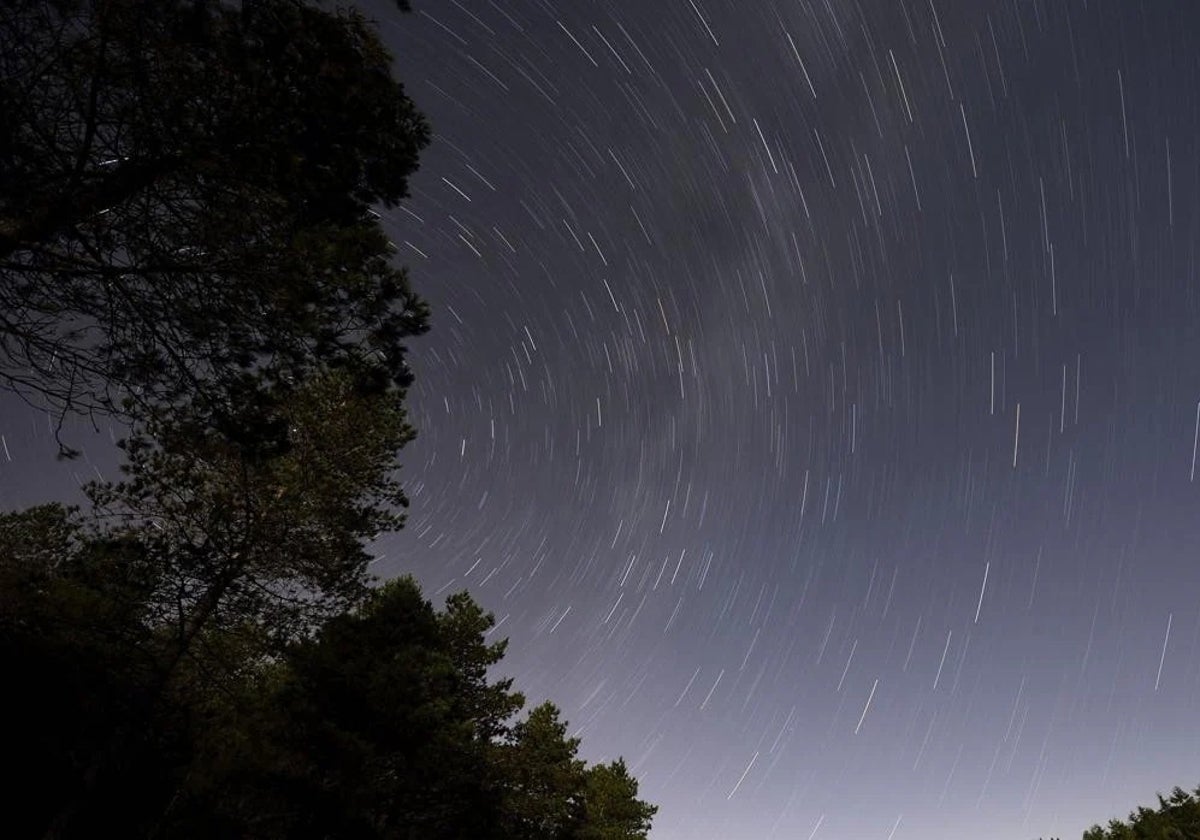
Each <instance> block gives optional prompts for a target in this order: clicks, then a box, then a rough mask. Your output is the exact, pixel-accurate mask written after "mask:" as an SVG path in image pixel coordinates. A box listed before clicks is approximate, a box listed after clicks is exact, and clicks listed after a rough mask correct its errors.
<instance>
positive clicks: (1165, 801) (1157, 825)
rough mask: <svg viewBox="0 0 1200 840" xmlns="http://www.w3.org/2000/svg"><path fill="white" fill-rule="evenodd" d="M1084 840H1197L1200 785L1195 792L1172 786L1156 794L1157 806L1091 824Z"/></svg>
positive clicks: (1199, 837) (1199, 835) (1199, 832)
mask: <svg viewBox="0 0 1200 840" xmlns="http://www.w3.org/2000/svg"><path fill="white" fill-rule="evenodd" d="M1083 840H1200V787H1197V788H1196V790H1195V791H1191V792H1189V791H1185V790H1183V789H1182V788H1178V787H1177V788H1175V789H1174V790H1172V791H1171V795H1170V796H1168V797H1165V798H1164V797H1163V796H1162V795H1161V794H1160V795H1159V797H1158V808H1157V809H1156V810H1155V809H1151V808H1146V807H1144V806H1143V807H1140V808H1138V809H1137V810H1136V811H1133V812H1131V813H1130V814H1129V818H1128V819H1127V820H1126V821H1124V822H1122V821H1121V820H1115V819H1114V820H1110V821H1109V823H1108V825H1107V826H1105V827H1103V828H1102V827H1100V826H1098V825H1096V826H1092V827H1091V828H1090V829H1088V830H1087V831H1085V832H1084V834H1083Z"/></svg>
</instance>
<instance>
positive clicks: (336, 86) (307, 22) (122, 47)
mask: <svg viewBox="0 0 1200 840" xmlns="http://www.w3.org/2000/svg"><path fill="white" fill-rule="evenodd" d="M401 6H402V7H403V6H404V4H403V3H402V4H401ZM428 139H429V131H428V127H427V125H426V123H425V120H424V118H423V117H422V116H421V114H420V113H419V112H418V111H417V109H416V107H415V106H414V104H413V103H412V101H411V100H410V99H409V98H408V96H407V95H406V94H405V92H404V88H403V86H402V85H401V84H400V83H399V82H398V81H396V80H395V79H394V78H393V76H392V74H391V57H390V55H389V54H388V52H387V50H386V49H385V48H384V47H383V46H382V45H381V43H380V42H379V40H378V38H377V36H376V33H375V31H374V29H373V27H372V26H371V25H370V24H369V23H368V22H367V21H366V20H365V19H364V18H363V17H362V16H361V15H360V14H359V13H357V12H354V11H350V10H347V9H338V10H337V11H329V10H326V9H323V8H321V7H320V6H318V5H315V4H312V3H308V2H303V0H253V2H250V0H247V2H242V3H226V2H219V1H218V0H211V2H206V1H205V0H11V1H10V2H6V3H5V4H4V10H3V11H2V12H0V381H2V382H4V383H5V384H7V386H8V387H9V388H10V389H11V390H14V391H16V392H17V393H19V394H21V395H22V396H24V397H25V398H26V399H29V400H32V401H36V402H37V403H38V404H39V405H48V406H49V407H50V408H52V409H53V410H54V411H55V412H57V413H58V415H59V417H60V419H61V418H63V417H65V416H66V414H67V413H69V412H97V411H99V412H108V413H115V414H118V415H121V416H129V415H131V414H132V415H133V416H138V413H139V411H146V410H150V409H153V408H155V407H158V408H161V407H163V406H170V407H175V406H178V405H181V404H189V403H190V404H192V412H193V414H195V415H197V416H202V417H206V418H208V420H209V422H211V423H212V424H213V425H214V426H216V427H224V428H230V427H236V426H238V425H239V424H238V423H237V421H236V417H237V412H238V410H239V405H240V403H241V402H244V401H246V400H247V398H248V397H249V398H251V399H249V402H251V403H253V404H258V405H260V406H261V405H262V404H264V403H265V404H270V405H277V404H279V403H280V402H283V401H286V399H287V397H288V395H289V392H290V387H291V386H292V384H293V383H294V382H296V381H298V380H301V379H303V378H304V377H305V376H306V375H307V374H308V373H309V372H311V371H313V370H316V369H322V368H329V367H334V368H345V369H348V370H350V371H351V372H352V373H353V374H354V378H355V382H356V383H357V384H358V386H359V387H361V388H364V389H375V390H379V389H385V388H389V387H399V388H401V389H403V388H404V387H405V386H406V385H408V384H409V381H410V374H409V371H408V368H407V365H406V362H405V346H404V340H405V338H407V337H409V336H413V335H417V334H419V333H421V332H423V331H424V330H425V328H426V319H427V308H426V306H425V304H424V302H423V301H421V300H420V298H418V297H417V296H416V295H415V294H414V293H413V292H412V291H411V289H410V288H409V283H408V278H407V275H406V273H405V272H404V270H403V269H401V268H398V267H396V266H394V265H393V264H392V262H391V252H392V246H391V245H390V243H389V241H388V239H387V237H386V235H385V233H384V232H383V230H382V228H381V226H380V223H379V219H378V217H377V215H376V214H374V212H373V211H372V209H371V208H372V206H373V205H382V206H385V207H390V206H392V205H394V204H395V203H396V202H398V201H400V200H401V199H402V198H404V197H405V195H406V194H407V190H408V178H409V176H410V175H411V174H412V173H413V171H415V169H416V167H417V158H418V153H419V152H420V150H421V148H423V147H424V146H425V145H426V144H427V142H428ZM231 415H232V417H231Z"/></svg>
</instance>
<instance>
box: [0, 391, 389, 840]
mask: <svg viewBox="0 0 1200 840" xmlns="http://www.w3.org/2000/svg"><path fill="white" fill-rule="evenodd" d="M348 380H349V375H348V374H347V373H330V374H326V375H323V376H319V377H314V378H313V379H311V380H310V381H309V382H307V383H306V384H305V385H304V387H301V388H297V389H296V390H295V392H294V393H293V396H292V399H291V400H290V401H289V402H288V403H287V404H286V406H285V407H281V408H280V409H279V420H280V421H281V422H283V423H284V424H285V425H286V427H287V428H288V429H289V434H290V439H291V445H290V446H289V448H288V449H287V451H285V452H280V453H274V454H273V455H272V457H269V458H261V459H253V458H249V457H247V455H246V453H245V451H244V449H242V448H241V447H239V446H237V445H235V444H232V443H229V442H228V441H227V440H225V438H224V437H223V436H222V435H220V434H219V433H217V432H214V431H211V430H208V429H207V428H206V427H205V426H204V425H203V424H202V423H200V422H198V421H193V418H191V417H190V416H189V415H187V414H183V415H181V416H179V417H175V418H171V419H169V420H166V419H163V420H159V419H158V418H155V419H154V420H153V422H150V423H149V424H148V426H147V428H145V429H140V428H139V429H136V430H135V434H134V435H133V436H132V437H131V438H130V439H129V440H128V441H127V442H125V443H124V444H123V445H124V448H125V451H126V454H127V456H128V463H127V464H126V466H125V470H126V472H127V474H128V475H127V478H126V480H124V481H121V482H117V483H94V484H91V485H89V486H88V487H87V488H86V490H87V494H88V495H89V496H90V497H91V500H92V502H93V507H92V509H91V510H90V511H89V512H88V513H81V512H79V511H77V510H73V509H65V508H61V507H56V506H48V507H42V508H34V509H32V510H30V511H26V512H24V513H22V514H9V515H7V516H6V517H3V518H0V599H3V601H6V602H8V609H6V617H7V621H6V622H4V623H0V631H2V632H0V650H2V651H3V653H4V655H5V660H4V665H5V670H6V673H7V674H8V675H10V676H11V677H12V679H13V684H14V685H20V686H22V690H23V692H24V694H23V695H22V696H23V698H25V700H26V701H27V705H28V708H30V709H31V710H37V709H50V708H58V709H59V711H60V713H61V715H62V717H63V718H64V719H66V720H68V721H70V722H69V723H66V724H64V725H63V726H62V733H60V734H59V735H55V736H53V737H50V738H49V739H48V741H44V742H40V743H41V747H43V748H44V749H42V750H39V749H34V748H33V747H32V746H30V748H29V749H28V754H29V755H31V756H37V755H38V753H39V752H43V753H44V754H45V758H46V760H47V761H49V762H50V764H48V765H46V769H45V774H46V778H55V779H60V783H58V784H56V785H51V784H43V785H41V786H40V788H39V791H40V793H39V794H38V795H39V796H40V797H41V799H42V800H45V802H46V803H47V807H48V806H49V805H48V803H50V802H56V803H57V806H58V807H57V811H56V812H55V816H54V818H53V820H52V822H51V834H52V835H53V836H66V835H68V834H70V833H71V831H72V829H71V826H72V825H77V824H81V822H87V823H89V824H93V825H96V824H100V823H102V820H103V814H105V813H117V812H116V811H114V808H115V807H116V803H120V802H124V801H126V799H127V797H128V791H129V790H132V789H136V788H137V787H138V786H140V785H143V784H146V785H150V786H151V787H155V786H161V785H163V784H166V783H167V782H166V779H167V778H169V774H166V773H165V772H157V771H156V772H149V771H148V770H147V769H146V768H148V767H161V765H162V762H164V761H165V762H167V764H166V767H167V768H168V769H170V768H172V767H180V766H188V761H187V760H186V759H185V758H178V759H177V758H172V756H173V755H175V754H176V753H178V752H179V751H180V750H183V754H186V752H187V750H188V749H190V748H191V747H190V746H189V741H188V737H189V736H187V731H188V730H189V728H190V727H191V726H193V725H194V724H193V721H194V720H196V719H203V718H204V716H205V715H206V714H207V712H205V711H204V710H205V709H207V708H208V707H209V705H211V704H212V703H213V702H216V699H217V698H219V697H220V696H223V695H227V694H230V693H234V694H236V693H238V692H241V691H243V689H244V687H245V681H246V680H247V679H249V676H248V674H253V673H255V672H256V670H257V669H258V668H259V666H260V664H261V663H262V662H265V661H270V660H271V659H272V658H273V657H278V656H280V655H282V654H283V652H284V651H286V649H287V648H288V646H289V645H290V644H292V643H293V642H295V641H297V640H299V639H302V638H305V637H307V636H309V635H311V634H312V633H313V632H314V631H315V630H316V629H317V628H319V627H320V626H321V625H322V624H324V623H325V622H326V621H327V620H328V619H329V618H330V617H332V616H336V615H339V614H341V613H343V612H345V611H346V610H347V609H349V608H351V607H353V606H356V605H358V604H360V603H362V602H363V599H364V598H366V597H367V596H368V593H369V588H368V581H369V579H368V577H367V574H366V568H367V562H368V559H369V555H368V553H367V551H366V546H365V541H366V540H367V539H369V538H370V537H372V536H374V535H375V534H377V533H378V532H380V531H382V530H386V529H390V528H394V527H398V525H399V524H400V522H401V519H402V516H401V514H400V512H399V510H400V508H401V507H402V505H403V504H404V502H405V500H404V496H403V493H402V491H401V489H400V486H399V484H398V482H397V480H396V478H395V476H394V474H393V473H394V454H395V451H396V449H397V448H398V447H399V446H400V445H401V444H402V443H403V442H404V441H406V440H407V439H408V437H409V436H410V434H411V430H410V429H409V427H408V424H407V422H406V420H405V416H404V412H403V410H402V407H401V405H400V402H401V400H400V396H399V394H398V393H396V392H395V391H389V392H384V393H379V394H373V395H362V394H359V393H357V392H356V390H355V389H354V387H353V385H352V383H351V382H349V381H348ZM97 669H98V670H97ZM93 694H94V695H95V697H94V698H93V697H92V696H91V695H93ZM44 723H45V725H46V727H47V729H50V728H53V727H55V726H57V724H56V723H54V722H53V721H52V720H49V719H46V720H44ZM37 737H39V738H44V737H46V735H45V733H42V734H40V735H38V736H37ZM56 745H57V746H56ZM15 755H16V754H15V753H14V759H15ZM33 760H34V761H35V762H36V761H41V760H42V758H41V757H37V758H35V759H33ZM172 762H174V764H172ZM22 766H24V765H22ZM34 775H35V776H36V774H34ZM30 778H33V776H31V777H30ZM135 780H136V784H135ZM141 795H142V796H144V797H145V798H146V799H147V801H153V799H154V797H153V795H152V793H151V792H144V793H143V794H141ZM47 797H48V798H47ZM55 797H57V799H56V798H55ZM122 819H124V818H122ZM122 827H123V829H124V830H127V829H128V828H129V826H128V825H126V824H122Z"/></svg>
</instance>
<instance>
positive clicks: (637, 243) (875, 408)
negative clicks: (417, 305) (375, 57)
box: [4, 0, 1200, 840]
mask: <svg viewBox="0 0 1200 840" xmlns="http://www.w3.org/2000/svg"><path fill="white" fill-rule="evenodd" d="M413 4H414V7H415V8H414V12H413V13H412V14H410V15H403V16H402V15H399V14H398V13H396V12H395V10H394V8H393V4H392V3H391V2H390V0H374V2H369V3H367V4H365V5H366V8H368V9H369V11H370V13H371V14H372V15H373V16H374V17H376V18H378V20H379V21H380V24H381V27H382V31H383V34H384V37H385V39H386V40H387V42H388V44H389V45H390V46H391V47H392V48H393V49H394V50H395V52H396V54H397V70H398V73H399V75H400V76H401V78H403V79H404V80H405V81H406V84H407V86H408V89H409V92H410V94H411V95H412V96H413V97H414V99H416V101H417V102H418V104H419V106H420V107H421V108H422V109H423V110H424V111H425V112H426V113H427V114H428V115H429V117H430V119H431V122H432V124H433V126H434V129H435V132H436V137H435V140H434V143H433V146H432V148H431V149H430V150H429V151H428V152H427V154H426V155H425V157H424V158H423V165H422V169H421V173H420V174H419V176H418V177H417V178H416V179H415V181H414V190H413V192H414V195H413V198H412V200H411V201H410V202H409V203H408V204H407V205H406V206H405V207H404V208H402V209H400V210H397V211H394V212H392V213H391V214H388V215H387V216H386V217H385V218H386V219H387V221H388V224H389V228H390V230H391V232H392V235H393V237H394V239H395V241H396V244H397V245H398V246H399V249H400V253H401V255H402V259H403V261H404V262H406V263H407V264H408V265H410V267H411V270H412V278H413V282H414V285H415V286H416V287H417V289H418V290H420V291H421V292H422V293H424V294H425V295H426V296H427V297H428V298H429V299H430V301H431V302H432V304H433V306H434V330H433V332H432V333H431V334H430V335H428V336H427V337H424V338H422V339H420V340H419V341H416V342H414V343H413V351H414V352H413V365H414V368H415V369H416V372H417V375H418V377H419V378H418V384H417V386H416V388H415V389H414V391H413V398H412V405H413V410H414V417H415V420H416V422H417V425H418V426H419V428H420V433H421V437H420V439H419V440H418V441H417V442H416V443H415V444H413V445H412V446H411V447H410V448H409V449H408V450H406V452H405V457H404V472H405V475H406V476H407V481H408V487H409V488H410V493H411V497H412V509H411V515H410V523H409V527H408V529H407V530H406V531H404V532H403V533H401V534H399V535H396V536H393V537H388V538H386V539H385V540H383V541H382V543H381V545H380V549H381V552H382V554H383V557H382V559H381V560H380V561H379V563H378V564H377V566H376V570H377V571H378V572H379V573H381V574H386V575H391V574H395V573H399V572H413V573H415V574H416V575H417V576H418V578H419V579H420V580H421V581H422V583H423V584H424V585H425V587H426V589H427V591H428V593H429V594H430V595H431V597H434V598H435V600H440V599H441V598H442V597H444V595H445V594H447V593H449V592H450V591H453V590H456V589H459V588H464V587H465V588H468V589H470V590H471V591H472V592H473V593H474V594H475V595H476V597H477V598H478V599H479V600H480V601H482V602H483V603H484V604H485V605H486V606H487V607H488V608H489V609H491V610H493V611H494V612H495V614H496V616H497V618H498V619H499V620H500V621H501V626H500V628H499V630H498V631H497V632H498V633H499V634H500V635H507V636H509V637H510V638H511V640H512V641H511V644H510V654H509V656H508V657H507V659H506V660H505V663H504V671H505V672H507V673H508V674H510V675H513V676H515V677H516V678H517V680H518V684H519V685H520V687H522V688H523V689H524V690H526V692H527V694H528V695H529V696H530V698H531V700H534V701H536V700H540V699H542V698H543V697H549V698H552V699H554V700H555V701H556V702H558V703H559V704H560V705H561V706H562V708H563V709H564V712H565V714H566V716H567V717H568V718H569V719H570V721H571V723H572V726H573V729H574V730H575V732H576V734H578V735H580V736H581V737H582V738H583V752H584V755H585V757H587V758H588V759H607V758H612V757H615V756H617V755H618V754H620V755H624V756H625V757H626V758H627V760H628V761H629V762H630V764H631V767H632V769H633V770H634V771H635V772H636V774H637V775H638V777H639V778H640V779H641V782H642V793H643V794H644V795H645V796H646V797H647V798H649V799H651V800H652V801H654V802H657V803H658V804H659V805H660V806H661V810H660V812H659V815H658V818H657V820H656V827H655V830H654V832H653V835H652V836H653V838H654V840H668V839H669V838H677V839H678V840H709V838H711V840H751V839H752V838H753V839H754V840H757V838H789V839H790V838H801V840H803V838H814V840H815V838H820V839H821V840H834V839H835V838H843V839H844V840H860V838H880V840H887V838H894V840H903V838H927V837H972V838H976V839H977V840H993V838H995V840H1000V838H1005V839H1006V840H1007V839H1008V838H1014V840H1019V838H1034V837H1037V836H1038V835H1043V836H1049V835H1051V834H1056V835H1063V836H1064V837H1070V836H1078V834H1079V833H1080V832H1081V831H1082V829H1083V828H1085V827H1086V826H1087V825H1089V824H1090V823H1092V822H1098V821H1104V820H1107V819H1108V818H1109V817H1112V816H1118V815H1123V814H1124V813H1125V812H1127V811H1128V810H1129V809H1130V808H1132V807H1133V806H1135V805H1137V804H1139V803H1143V802H1148V801H1151V800H1152V797H1153V794H1154V792H1155V791H1156V790H1166V789H1169V788H1170V787H1172V786H1174V785H1176V784H1179V785H1183V786H1191V787H1194V786H1195V785H1196V784H1197V782H1200V767H1198V763H1197V756H1200V729H1198V728H1197V727H1196V725H1195V721H1196V720H1197V712H1198V711H1200V662H1198V660H1197V653H1198V651H1200V646H1198V641H1200V598H1198V593H1200V564H1198V563H1197V547H1198V545H1200V516H1197V513H1198V507H1200V482H1197V481H1194V480H1193V479H1194V478H1195V474H1194V473H1195V467H1196V466H1197V465H1196V448H1195V447H1196V440H1197V438H1196V434H1197V429H1198V427H1197V422H1198V419H1200V407H1198V406H1200V355H1198V353H1200V323H1198V320H1197V319H1198V316H1200V306H1198V300H1197V294H1198V292H1200V280H1198V277H1197V244H1198V243H1200V235H1198V234H1200V213H1198V212H1197V210H1198V207H1197V199H1198V197H1200V182H1198V179H1200V141H1198V139H1197V138H1198V135H1200V113H1198V110H1197V105H1198V102H1200V100H1198V91H1200V7H1195V6H1194V5H1193V4H1191V3H1187V2H1182V1H1181V2H1112V0H1109V1H1108V2H1101V1H1100V0H1089V1H1088V2H1084V0H1064V2H1026V0H1019V2H984V0H963V2H948V0H932V2H930V0H886V2H884V1H883V0H860V2H843V0H786V2H783V1H782V0H780V2H774V0H763V2H753V3H750V2H741V1H740V0H661V1H660V0H612V2H583V1H582V0H561V2H549V1H548V0H547V2H537V0H449V2H436V3H435V2H430V0H413ZM5 416H6V421H5V428H4V431H5V433H6V434H5V443H6V445H7V446H8V448H9V449H10V452H9V456H8V457H10V458H12V461H6V462H5V463H4V466H5V467H6V468H7V469H8V470H9V475H10V476H12V475H14V474H16V473H15V471H17V470H20V469H21V462H22V461H23V460H24V461H26V462H27V463H31V464H32V463H36V464H42V463H44V462H45V458H44V454H37V456H36V457H37V459H38V460H36V461H35V460H34V458H35V454H34V453H35V452H37V453H42V450H43V449H45V448H46V447H47V441H48V431H47V429H46V426H45V422H44V420H36V419H35V420H33V421H31V420H29V419H27V418H26V417H25V415H22V414H21V413H20V411H19V410H18V409H16V408H12V407H10V408H9V409H7V410H6V415H5ZM87 469H88V467H87V464H86V462H85V463H83V464H75V465H71V466H70V467H69V468H68V467H59V468H57V469H56V470H49V469H47V470H43V471H42V472H40V473H38V475H36V476H34V475H30V476H29V477H28V479H29V480H27V481H25V482H23V485H22V486H23V490H22V492H21V493H20V494H19V496H20V498H17V496H15V495H12V494H10V495H9V496H7V497H6V501H7V502H10V503H13V504H16V503H29V502H32V501H36V500H38V499H39V498H41V497H43V496H45V495H48V494H49V491H50V489H52V488H53V486H70V483H71V482H72V481H74V480H75V479H74V478H72V477H71V476H70V475H69V473H70V472H71V471H72V470H73V471H75V472H79V473H80V475H79V476H78V478H81V479H86V478H89V477H92V476H90V475H83V474H82V472H84V471H86V470H87Z"/></svg>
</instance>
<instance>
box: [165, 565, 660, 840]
mask: <svg viewBox="0 0 1200 840" xmlns="http://www.w3.org/2000/svg"><path fill="white" fill-rule="evenodd" d="M493 626H494V622H493V619H492V617H491V616H490V615H487V614H485V613H483V612H482V611H481V610H480V609H479V607H478V606H477V605H476V604H475V603H474V602H473V601H472V600H471V599H470V598H469V597H468V596H466V595H464V594H461V593H460V594H458V595H455V596H452V597H451V598H450V599H448V601H447V606H446V609H445V610H444V611H442V612H435V611H434V609H433V607H432V605H431V604H430V603H429V602H428V601H426V600H424V598H423V597H422V595H421V592H420V590H419V588H418V587H417V585H416V584H415V583H414V582H413V581H412V580H411V579H409V578H403V579H400V580H396V581H392V582H390V583H387V584H385V585H384V586H382V587H380V588H379V589H377V590H375V591H373V593H372V595H371V596H370V597H369V598H368V600H367V602H366V603H365V604H364V605H363V606H362V607H361V608H360V609H358V610H356V611H353V612H349V613H346V614H344V615H341V616H338V617H336V618H334V619H332V620H330V621H329V622H328V623H327V624H326V625H325V627H324V628H323V629H322V631H321V632H320V633H318V634H317V635H316V636H314V637H312V638H310V639H306V640H302V641H299V642H297V643H296V644H294V645H293V646H292V647H291V648H290V649H289V651H288V652H287V654H286V655H285V656H284V657H283V658H282V659H280V660H277V661H273V662H265V663H263V664H262V666H261V667H260V668H259V669H257V670H256V671H254V675H253V678H251V679H248V680H247V681H246V682H245V683H244V684H243V686H242V687H241V689H239V690H235V691H233V692H230V693H228V694H225V695H222V696H221V697H220V698H218V700H217V702H216V703H214V704H212V705H211V706H210V707H209V712H208V715H207V717H206V718H205V723H204V725H203V726H200V727H197V728H196V731H197V733H198V737H197V740H196V746H195V753H194V757H193V758H192V759H191V765H190V766H189V768H188V772H187V773H186V775H185V779H186V780H185V781H184V783H183V784H182V785H181V787H180V789H179V790H178V791H177V792H176V794H175V796H174V804H172V805H171V807H170V812H169V813H168V814H167V815H166V817H165V818H163V819H162V820H160V822H159V831H160V832H161V833H162V834H163V836H171V837H209V836H240V837H248V838H264V839H265V838H285V837H288V838H293V837H296V838H298V837H312V838H318V837H339V838H342V837H361V838H397V840H399V839H400V838H404V840H407V839H408V838H422V840H426V838H428V840H458V839H459V838H463V840H465V839H466V838H470V840H639V839H641V840H644V838H645V837H646V836H647V832H648V831H649V828H650V820H651V818H652V817H653V814H654V812H655V808H654V807H653V806H650V805H647V804H646V803H644V802H641V801H639V800H637V782H636V781H635V780H634V779H633V778H632V777H630V776H629V775H628V771H627V770H626V768H625V765H624V763H623V762H621V761H617V762H614V763H613V764H610V765H598V766H596V767H592V768H587V767H586V766H585V764H584V762H582V761H579V760H578V759H576V757H575V753H576V749H577V747H578V744H579V742H578V740H577V739H574V738H568V737H567V736H566V725H565V724H564V723H562V722H561V721H560V720H559V712H558V710H557V709H556V708H555V707H554V706H553V705H552V704H549V703H546V704H543V705H541V706H538V707H537V708H535V709H534V710H532V712H530V714H529V715H528V716H527V717H526V718H525V719H523V720H519V721H517V722H516V723H513V722H512V720H511V719H512V718H513V716H514V715H515V714H516V713H517V712H518V711H519V710H520V708H521V706H522V705H523V703H524V698H523V697H522V696H521V695H520V694H519V693H516V692H514V691H512V680H508V679H504V680H498V681H496V682H489V681H488V679H487V675H486V669H487V668H489V667H490V666H492V665H495V664H497V663H498V662H499V661H500V658H501V656H502V655H503V652H504V649H505V646H506V643H505V642H503V641H500V642H495V643H491V644H488V643H487V642H486V640H485V634H486V633H487V631H488V630H490V629H491V627H493Z"/></svg>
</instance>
